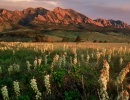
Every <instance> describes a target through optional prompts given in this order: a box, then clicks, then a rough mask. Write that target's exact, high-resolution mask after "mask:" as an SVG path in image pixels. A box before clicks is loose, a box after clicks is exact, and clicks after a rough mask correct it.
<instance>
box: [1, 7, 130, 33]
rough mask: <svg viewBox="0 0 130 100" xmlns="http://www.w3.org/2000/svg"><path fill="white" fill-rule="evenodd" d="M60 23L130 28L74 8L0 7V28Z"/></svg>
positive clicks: (117, 21)
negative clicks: (86, 14)
mask: <svg viewBox="0 0 130 100" xmlns="http://www.w3.org/2000/svg"><path fill="white" fill-rule="evenodd" d="M41 23H42V24H44V25H47V24H54V25H55V24H56V25H57V24H60V25H72V26H73V25H79V24H80V25H81V26H83V27H87V24H90V25H94V26H97V27H102V28H105V27H112V28H117V29H130V25H128V24H127V23H125V22H123V21H120V20H106V19H103V18H98V19H96V20H93V19H91V18H89V17H87V16H85V15H83V14H81V13H79V12H77V11H75V10H73V9H63V8H60V7H56V8H54V9H53V10H52V11H50V10H47V9H45V8H42V7H37V8H31V7H30V8H27V9H24V10H22V11H20V10H15V11H11V10H7V9H0V26H1V27H0V30H1V31H3V30H7V29H13V27H14V26H18V25H22V26H25V27H26V26H28V25H32V26H35V25H40V24H41Z"/></svg>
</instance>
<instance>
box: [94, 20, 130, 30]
mask: <svg viewBox="0 0 130 100" xmlns="http://www.w3.org/2000/svg"><path fill="white" fill-rule="evenodd" d="M95 21H96V22H99V23H101V24H102V25H103V26H104V27H114V28H130V26H129V25H128V24H126V23H125V22H123V21H120V20H106V19H102V18H99V19H96V20H95Z"/></svg>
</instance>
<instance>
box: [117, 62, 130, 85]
mask: <svg viewBox="0 0 130 100" xmlns="http://www.w3.org/2000/svg"><path fill="white" fill-rule="evenodd" d="M129 70H130V62H129V63H128V64H127V65H126V67H125V68H123V69H122V70H121V72H120V73H119V76H118V77H117V78H116V85H119V84H121V83H122V82H123V80H124V78H125V76H126V74H127V73H128V72H129Z"/></svg>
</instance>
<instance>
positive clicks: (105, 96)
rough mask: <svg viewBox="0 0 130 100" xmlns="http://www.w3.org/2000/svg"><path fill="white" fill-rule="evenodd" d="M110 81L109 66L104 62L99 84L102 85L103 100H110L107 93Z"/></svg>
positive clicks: (101, 94)
mask: <svg viewBox="0 0 130 100" xmlns="http://www.w3.org/2000/svg"><path fill="white" fill-rule="evenodd" d="M108 80H109V64H108V62H107V61H106V60H104V61H103V69H102V70H101V75H100V77H99V80H98V82H99V83H100V96H101V100H108V99H109V96H108V93H107V82H108Z"/></svg>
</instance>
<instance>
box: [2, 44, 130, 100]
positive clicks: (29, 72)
mask: <svg viewBox="0 0 130 100" xmlns="http://www.w3.org/2000/svg"><path fill="white" fill-rule="evenodd" d="M129 71H130V45H129V44H125V43H123V44H120V43H118V44H112V43H104V44H103V43H99V44H96V43H95V44H94V43H86V44H85V43H20V42H15V43H13V42H10V43H6V42H1V43H0V100H129V93H130V73H129Z"/></svg>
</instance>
